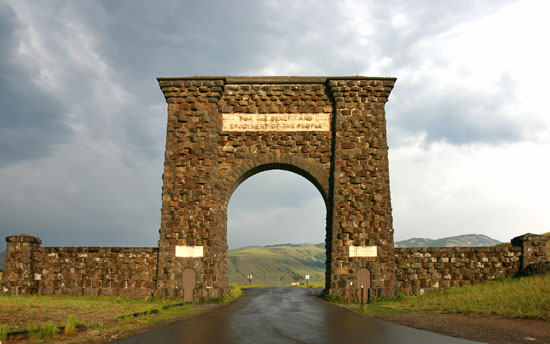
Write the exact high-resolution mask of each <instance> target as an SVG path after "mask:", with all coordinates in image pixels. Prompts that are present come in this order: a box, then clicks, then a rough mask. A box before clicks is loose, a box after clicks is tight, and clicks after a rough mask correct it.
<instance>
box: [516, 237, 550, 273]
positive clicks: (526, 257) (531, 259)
mask: <svg viewBox="0 0 550 344" xmlns="http://www.w3.org/2000/svg"><path fill="white" fill-rule="evenodd" d="M548 239H549V237H546V236H543V235H537V234H531V233H526V234H523V235H520V236H518V237H515V238H513V239H512V246H519V247H521V259H520V262H521V270H523V269H525V268H526V267H528V266H529V265H531V264H533V263H538V262H541V261H545V260H548V259H549V258H550V254H549V253H550V250H549V248H548V244H549V240H548Z"/></svg>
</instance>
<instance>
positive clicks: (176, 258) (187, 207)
mask: <svg viewBox="0 0 550 344" xmlns="http://www.w3.org/2000/svg"><path fill="white" fill-rule="evenodd" d="M159 84H160V87H161V89H162V91H163V93H164V96H165V98H166V102H167V103H168V124H167V137H166V154H165V160H164V175H163V181H164V184H163V189H162V210H161V229H160V240H159V262H158V278H157V295H158V296H159V297H162V298H182V297H183V295H184V294H183V286H184V283H183V278H184V276H183V271H184V270H185V269H187V268H191V269H193V270H194V271H195V272H196V281H195V282H196V283H195V285H196V290H197V291H196V292H195V293H194V295H195V301H197V300H199V299H200V298H215V297H221V296H223V295H224V294H227V293H228V292H229V289H228V286H227V276H226V274H225V271H226V266H225V264H226V260H225V259H224V254H225V252H226V251H227V242H226V233H225V232H224V231H223V230H222V228H221V226H220V223H221V222H222V221H223V212H222V210H221V208H222V205H221V202H220V199H219V194H218V191H217V190H216V187H215V186H216V183H217V182H218V180H219V177H218V156H217V144H218V121H217V119H218V116H217V115H218V112H217V103H218V100H219V98H220V96H221V93H222V90H223V85H224V81H223V80H221V79H215V78H214V79H212V78H206V79H188V80H177V79H175V80H170V79H162V80H159Z"/></svg>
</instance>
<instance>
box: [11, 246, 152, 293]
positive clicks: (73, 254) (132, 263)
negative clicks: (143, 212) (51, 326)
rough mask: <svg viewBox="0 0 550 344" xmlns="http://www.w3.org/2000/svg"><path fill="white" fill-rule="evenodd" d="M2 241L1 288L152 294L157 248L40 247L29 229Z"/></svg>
mask: <svg viewBox="0 0 550 344" xmlns="http://www.w3.org/2000/svg"><path fill="white" fill-rule="evenodd" d="M6 241H7V243H8V247H7V251H6V260H5V265H4V275H3V279H2V285H1V287H2V289H3V292H4V293H10V294H14V295H19V294H23V295H30V294H41V295H59V294H66V295H96V296H97V295H114V296H127V297H149V296H152V295H154V291H155V281H156V278H157V263H158V248H146V247H144V248H127V247H40V244H41V240H40V239H38V238H35V237H32V236H29V235H14V236H11V237H8V238H6ZM28 248H31V249H28Z"/></svg>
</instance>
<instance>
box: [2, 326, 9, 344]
mask: <svg viewBox="0 0 550 344" xmlns="http://www.w3.org/2000/svg"><path fill="white" fill-rule="evenodd" d="M8 332H9V327H8V325H7V324H0V342H1V341H4V340H6V338H7V337H8Z"/></svg>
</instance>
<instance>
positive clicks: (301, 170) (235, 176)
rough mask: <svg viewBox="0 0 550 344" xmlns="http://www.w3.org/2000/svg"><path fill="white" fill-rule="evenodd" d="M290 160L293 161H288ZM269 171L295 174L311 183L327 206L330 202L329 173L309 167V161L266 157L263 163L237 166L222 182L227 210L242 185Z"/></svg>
mask: <svg viewBox="0 0 550 344" xmlns="http://www.w3.org/2000/svg"><path fill="white" fill-rule="evenodd" d="M288 160H292V162H291V161H288ZM269 170H284V171H289V172H294V173H296V174H298V175H300V176H302V177H304V178H305V179H307V180H308V181H310V182H311V183H312V184H313V185H314V186H315V188H317V190H318V191H319V193H320V194H321V197H323V200H324V201H325V204H327V201H328V187H329V179H328V175H329V173H328V172H329V171H326V170H323V169H319V168H315V166H308V164H307V161H303V159H300V158H295V159H284V158H282V159H281V158H279V159H277V158H275V157H269V156H268V157H266V160H264V161H263V162H257V161H254V160H250V161H249V163H244V164H241V165H237V166H235V168H234V169H233V170H232V172H231V173H228V174H227V175H226V176H225V177H222V180H221V183H220V184H221V190H222V192H223V195H222V197H221V198H222V200H223V204H224V206H225V208H227V204H228V203H229V199H230V198H231V195H233V192H234V191H235V190H236V189H237V188H238V187H239V185H241V184H242V183H243V182H244V181H245V180H247V179H248V178H250V177H252V176H253V175H255V174H258V173H260V172H263V171H269Z"/></svg>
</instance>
